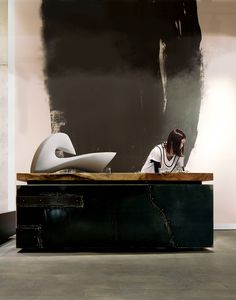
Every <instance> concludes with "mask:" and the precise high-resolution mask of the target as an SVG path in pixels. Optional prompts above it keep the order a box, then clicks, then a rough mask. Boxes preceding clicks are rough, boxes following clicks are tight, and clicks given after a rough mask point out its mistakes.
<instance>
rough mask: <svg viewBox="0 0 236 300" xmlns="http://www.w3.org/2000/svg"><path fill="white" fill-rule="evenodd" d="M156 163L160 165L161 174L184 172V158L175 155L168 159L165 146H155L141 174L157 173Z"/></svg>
mask: <svg viewBox="0 0 236 300" xmlns="http://www.w3.org/2000/svg"><path fill="white" fill-rule="evenodd" d="M155 162H157V163H160V169H159V172H160V173H163V172H167V173H171V172H173V173H174V172H180V171H183V167H184V157H183V156H181V157H180V156H178V155H173V156H172V158H171V159H168V158H167V153H166V149H165V144H164V143H162V144H160V145H157V146H155V147H154V148H153V149H152V151H151V152H150V154H149V155H148V158H147V160H146V162H145V164H144V165H143V167H142V169H141V173H155Z"/></svg>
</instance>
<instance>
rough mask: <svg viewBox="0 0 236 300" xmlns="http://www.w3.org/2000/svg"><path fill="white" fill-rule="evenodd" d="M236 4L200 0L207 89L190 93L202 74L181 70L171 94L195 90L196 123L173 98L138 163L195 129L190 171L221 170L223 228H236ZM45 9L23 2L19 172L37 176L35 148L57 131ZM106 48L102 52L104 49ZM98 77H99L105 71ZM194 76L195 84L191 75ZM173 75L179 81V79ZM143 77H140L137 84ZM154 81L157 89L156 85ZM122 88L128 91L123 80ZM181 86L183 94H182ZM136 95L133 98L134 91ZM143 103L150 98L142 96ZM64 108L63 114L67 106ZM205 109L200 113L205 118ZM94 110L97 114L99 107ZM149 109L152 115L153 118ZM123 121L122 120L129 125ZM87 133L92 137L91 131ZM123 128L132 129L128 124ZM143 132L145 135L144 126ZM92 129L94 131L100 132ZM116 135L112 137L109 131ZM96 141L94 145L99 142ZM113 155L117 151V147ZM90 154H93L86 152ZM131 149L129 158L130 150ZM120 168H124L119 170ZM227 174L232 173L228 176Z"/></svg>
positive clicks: (18, 7)
mask: <svg viewBox="0 0 236 300" xmlns="http://www.w3.org/2000/svg"><path fill="white" fill-rule="evenodd" d="M234 3H235V2H233V1H231V2H226V1H214V2H213V1H199V2H198V3H197V4H198V21H199V24H200V28H201V37H202V39H201V44H200V50H201V54H202V65H201V64H200V68H201V69H200V71H201V72H202V73H201V74H202V77H201V78H200V85H199V84H198V86H197V87H196V85H190V87H189V89H186V85H187V83H189V82H191V80H192V79H194V77H191V74H192V73H187V75H186V76H185V77H184V76H183V74H182V73H181V76H180V78H179V79H178V77H176V76H175V77H174V80H172V81H170V86H169V94H170V93H172V94H171V97H172V98H170V99H174V96H175V95H174V90H176V93H177V94H178V99H180V98H181V96H182V95H184V92H185V91H187V95H188V97H187V98H183V99H184V100H183V102H182V104H184V103H187V102H186V101H187V100H186V99H188V101H189V102H190V103H189V104H188V105H189V106H188V110H187V112H186V111H185V112H184V113H183V115H184V116H185V117H186V113H187V115H188V118H187V117H186V118H185V119H186V123H184V120H183V118H182V117H181V118H180V119H178V118H177V117H175V115H174V113H173V111H174V110H175V105H174V104H173V101H174V100H172V105H173V106H172V108H174V109H173V110H171V111H170V115H169V117H168V118H167V119H166V121H165V122H164V124H165V126H163V127H162V131H161V133H159V134H157V133H156V132H157V130H156V128H158V127H157V126H155V125H158V123H157V124H155V125H154V123H153V121H152V122H151V123H150V124H151V125H152V127H154V128H153V132H152V134H151V135H152V138H151V140H149V142H148V145H145V147H143V148H142V151H141V152H140V153H139V158H138V159H140V157H141V156H143V160H145V154H146V152H148V150H149V149H150V148H151V147H152V146H153V145H154V144H155V142H159V141H161V140H162V139H163V138H165V136H166V134H167V133H168V131H169V130H170V129H171V128H172V127H173V126H174V127H175V125H176V126H178V125H179V126H178V127H181V128H182V127H185V128H183V129H184V130H185V131H187V132H188V135H189V139H188V142H189V143H188V149H187V151H188V152H189V153H188V155H187V160H188V161H187V160H186V163H187V169H188V170H189V171H191V172H214V176H215V180H214V198H215V199H214V201H215V224H218V225H221V226H226V227H227V226H228V227H233V226H235V224H236V213H235V211H236V204H235V200H236V199H235V194H236V191H235V188H234V186H233V182H235V179H236V158H235V150H236V144H235V141H234V138H233V136H234V135H235V134H234V131H233V128H235V121H234V118H233V117H234V113H235V111H236V110H235V108H236V107H235V101H234V98H235V96H236V91H235V88H234V86H233V84H232V83H234V82H235V76H236V73H235V72H234V70H235V69H236V68H234V61H235V59H234V55H235V51H234V50H235V48H234V47H235V45H234V39H235V34H236V32H234V31H233V28H235V26H234V19H235V15H236V9H235V5H234ZM40 5H41V1H40V0H34V1H33V0H32V1H30V0H17V1H15V45H16V47H15V120H16V129H15V141H16V142H15V157H16V172H29V169H30V163H31V160H32V157H33V154H34V151H35V150H36V148H37V146H38V145H39V143H40V142H41V141H42V140H43V139H44V138H45V137H47V136H48V135H49V134H50V132H51V116H52V111H53V110H54V108H52V103H51V100H52V93H50V86H48V80H46V84H45V79H48V78H45V74H46V75H47V73H45V65H46V62H47V61H46V60H45V49H46V50H47V48H45V45H46V46H47V44H45V37H44V39H42V35H41V34H42V29H43V28H44V26H45V23H43V21H42V18H41V16H40ZM46 25H47V23H46ZM61 30H62V29H61ZM65 32H66V29H65ZM72 37H73V36H72ZM52 40H53V39H52ZM100 46H101V47H102V45H100ZM101 49H102V48H101ZM55 51H56V50H55ZM159 54H160V51H159ZM197 66H199V65H197ZM159 68H160V62H159ZM59 69H60V68H59ZM195 70H196V69H195ZM131 73H132V72H131ZM131 73H129V74H128V75H127V74H126V75H127V76H128V77H127V78H128V82H130V81H129V80H130V78H131V77H132V76H133V74H131ZM50 74H52V73H50ZM73 74H74V73H73V72H71V73H70V74H69V75H68V74H67V76H66V77H67V78H66V80H68V78H71V80H72V81H73V80H74V79H73ZM76 74H77V75H76V76H79V77H78V78H77V79H80V80H83V77H82V75H81V74H79V75H78V72H77V73H76ZM136 74H137V73H136ZM95 75H96V76H97V74H95ZM131 75H132V76H131ZM189 75H190V79H189V77H188V76H189ZM68 76H69V77H68ZM86 76H87V73H86ZM86 76H85V77H86ZM194 76H195V75H194ZM86 78H87V77H86ZM127 78H126V79H127ZM171 78H173V76H172V77H171ZM183 78H185V81H183V80H182V79H183ZM64 79H65V78H64V77H63V76H57V77H56V81H51V84H52V85H53V84H56V86H58V84H59V83H60V84H63V80H64ZM90 79H91V77H90ZM136 79H137V78H136V77H135V80H136ZM84 80H85V79H84ZM86 80H87V79H86ZM96 80H97V79H96ZM132 80H134V79H132ZM139 80H140V79H139ZM146 80H147V77H146ZM150 80H152V77H150ZM189 80H190V81H189ZM181 82H182V83H183V84H184V88H183V89H181V86H179V87H178V85H179V84H181ZM146 84H147V85H149V82H148V80H147V81H146ZM119 85H120V86H122V87H124V85H123V82H122V83H121V81H120V83H119ZM135 85H136V83H135ZM160 86H161V85H160ZM175 87H176V89H174V88H175ZM162 88H163V86H162ZM170 88H171V90H170ZM191 88H193V91H194V90H196V91H198V92H194V93H193V95H192V98H191V93H190V92H191ZM51 91H52V88H51ZM128 91H129V92H130V93H131V91H130V90H129V89H128ZM142 92H143V91H142ZM139 93H140V91H139ZM122 95H125V93H124V92H123V94H122ZM131 96H132V95H131ZM139 96H140V94H139ZM183 97H184V96H183ZM199 97H200V98H199ZM139 99H142V97H139ZM191 100H192V101H193V103H194V104H192V105H193V107H192V108H193V109H192V110H191ZM113 101H114V99H113ZM198 101H199V102H198ZM117 105H118V107H117V109H118V110H119V109H120V108H119V102H118V104H117ZM124 107H125V104H124ZM124 107H123V108H124ZM92 108H96V107H94V106H93V105H91V107H90V110H91V111H93V109H92ZM50 110H51V115H50ZM58 110H59V111H60V109H58ZM91 111H90V114H91ZM144 111H145V110H144ZM199 111H200V114H198V113H199ZM94 112H95V113H96V109H95V111H94ZM136 112H137V110H136ZM136 112H135V113H134V114H132V113H130V114H131V116H129V118H130V119H131V120H133V119H132V118H133V117H134V116H135V114H136ZM147 112H148V110H147V111H146V112H145V113H147ZM123 113H124V114H125V111H123ZM112 114H113V113H109V112H108V113H107V112H106V113H105V114H101V116H100V121H101V122H102V123H103V124H105V123H106V122H105V123H104V121H109V122H110V117H111V116H110V115H112ZM178 115H179V113H178ZM78 116H79V109H78V108H77V109H76V110H75V112H74V119H76V117H78ZM85 117H86V116H85ZM154 117H155V116H153V118H154ZM154 119H155V118H154ZM67 120H68V116H67ZM127 120H128V117H127ZM167 120H169V126H168V125H167V123H168V122H167ZM173 120H174V121H173ZM191 120H192V123H191ZM78 121H79V117H78ZM89 121H90V120H89ZM98 121H99V119H98ZM119 121H120V122H121V123H122V120H119ZM144 121H145V120H144ZM150 124H149V125H150ZM181 125H182V126H181ZM107 128H108V129H109V126H107ZM117 128H118V129H119V126H118V127H116V130H117ZM150 128H151V127H150ZM150 128H148V131H146V134H147V133H149V132H150V130H151V129H150ZM63 129H64V130H65V131H66V130H67V129H68V128H67V129H66V128H61V131H63ZM82 129H83V131H84V135H85V136H86V126H84V127H83V128H82ZM122 130H125V128H123V127H122ZM132 130H133V129H132ZM139 130H142V126H141V127H140V128H139ZM74 132H75V131H72V134H71V137H72V141H74V142H75V144H76V145H77V150H78V151H82V150H83V146H82V142H81V140H79V139H77V138H76V135H75V133H74ZM90 132H92V128H91V129H90ZM68 133H69V132H68ZM191 133H192V134H191ZM129 134H130V132H129ZM142 134H143V133H142ZM108 136H111V135H110V134H108ZM118 136H119V135H118ZM144 136H145V134H144ZM143 140H144V137H142V142H143ZM125 141H126V143H127V145H128V143H129V140H128V138H127V137H126V139H125ZM96 143H97V142H96ZM90 144H92V138H91V141H90ZM144 144H145V143H144ZM80 145H81V147H80ZM131 145H135V144H134V142H133V143H131ZM138 146H139V145H137V144H136V145H135V147H138ZM97 148H98V149H97ZM81 149H82V150H81ZM87 149H89V148H87ZM96 149H97V151H100V150H103V149H100V148H99V147H98V146H96ZM96 149H95V150H96ZM107 150H113V151H114V150H115V149H107ZM131 150H132V147H131V148H129V151H128V153H129V155H130V156H132V152H131ZM134 150H135V149H134ZM84 151H87V150H86V148H85V149H84ZM123 152H124V153H125V150H124V151H123ZM147 154H148V153H147ZM189 155H190V156H189ZM188 156H189V159H188ZM122 163H123V162H122ZM135 166H136V167H135V168H134V169H132V166H131V165H130V170H131V171H138V166H139V164H137V160H136V161H135ZM140 167H141V161H140ZM114 168H116V167H115V166H114ZM226 174H227V175H228V176H226Z"/></svg>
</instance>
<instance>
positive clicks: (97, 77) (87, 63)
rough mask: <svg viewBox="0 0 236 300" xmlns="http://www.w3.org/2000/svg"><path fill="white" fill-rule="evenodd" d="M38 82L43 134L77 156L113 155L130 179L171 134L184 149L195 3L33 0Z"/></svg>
mask: <svg viewBox="0 0 236 300" xmlns="http://www.w3.org/2000/svg"><path fill="white" fill-rule="evenodd" d="M41 18H42V39H43V49H44V80H45V85H46V88H47V92H48V95H49V100H50V113H51V125H52V131H53V132H58V131H61V132H65V133H67V134H68V135H69V136H70V138H71V140H72V142H73V144H74V146H75V148H76V152H77V154H84V153H89V152H99V151H115V152H117V155H116V157H115V158H114V160H113V161H112V162H111V169H112V171H113V172H136V171H139V170H140V169H141V167H142V164H143V162H144V161H145V159H146V156H147V155H148V153H149V151H150V149H151V148H152V147H153V146H155V145H156V144H158V143H160V142H161V141H163V140H165V139H166V138H167V135H168V133H169V132H170V131H171V130H172V129H173V128H181V129H182V130H183V131H185V133H186V135H187V141H188V142H187V147H186V161H187V160H188V157H189V154H190V152H191V150H192V148H193V147H194V143H195V140H196V136H197V124H198V118H199V109H200V102H201V51H200V42H201V29H200V26H199V22H198V14H197V4H196V1H195V0H185V1H181V0H79V1H78V0H70V1H62V0H57V1H52V0H42V3H41Z"/></svg>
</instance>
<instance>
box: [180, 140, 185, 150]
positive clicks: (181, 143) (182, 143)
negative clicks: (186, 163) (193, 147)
mask: <svg viewBox="0 0 236 300" xmlns="http://www.w3.org/2000/svg"><path fill="white" fill-rule="evenodd" d="M185 142H186V139H182V140H181V142H180V146H179V148H180V149H182V148H183V146H184V144H185Z"/></svg>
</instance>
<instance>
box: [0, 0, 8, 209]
mask: <svg viewBox="0 0 236 300" xmlns="http://www.w3.org/2000/svg"><path fill="white" fill-rule="evenodd" d="M7 20H8V18H7V0H0V195H1V197H0V213H1V212H6V211H7V210H8V204H7V203H8V136H7V132H8V122H7V116H8V106H7V73H8V58H7V31H8V30H7V29H8V28H7V27H8V26H7Z"/></svg>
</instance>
